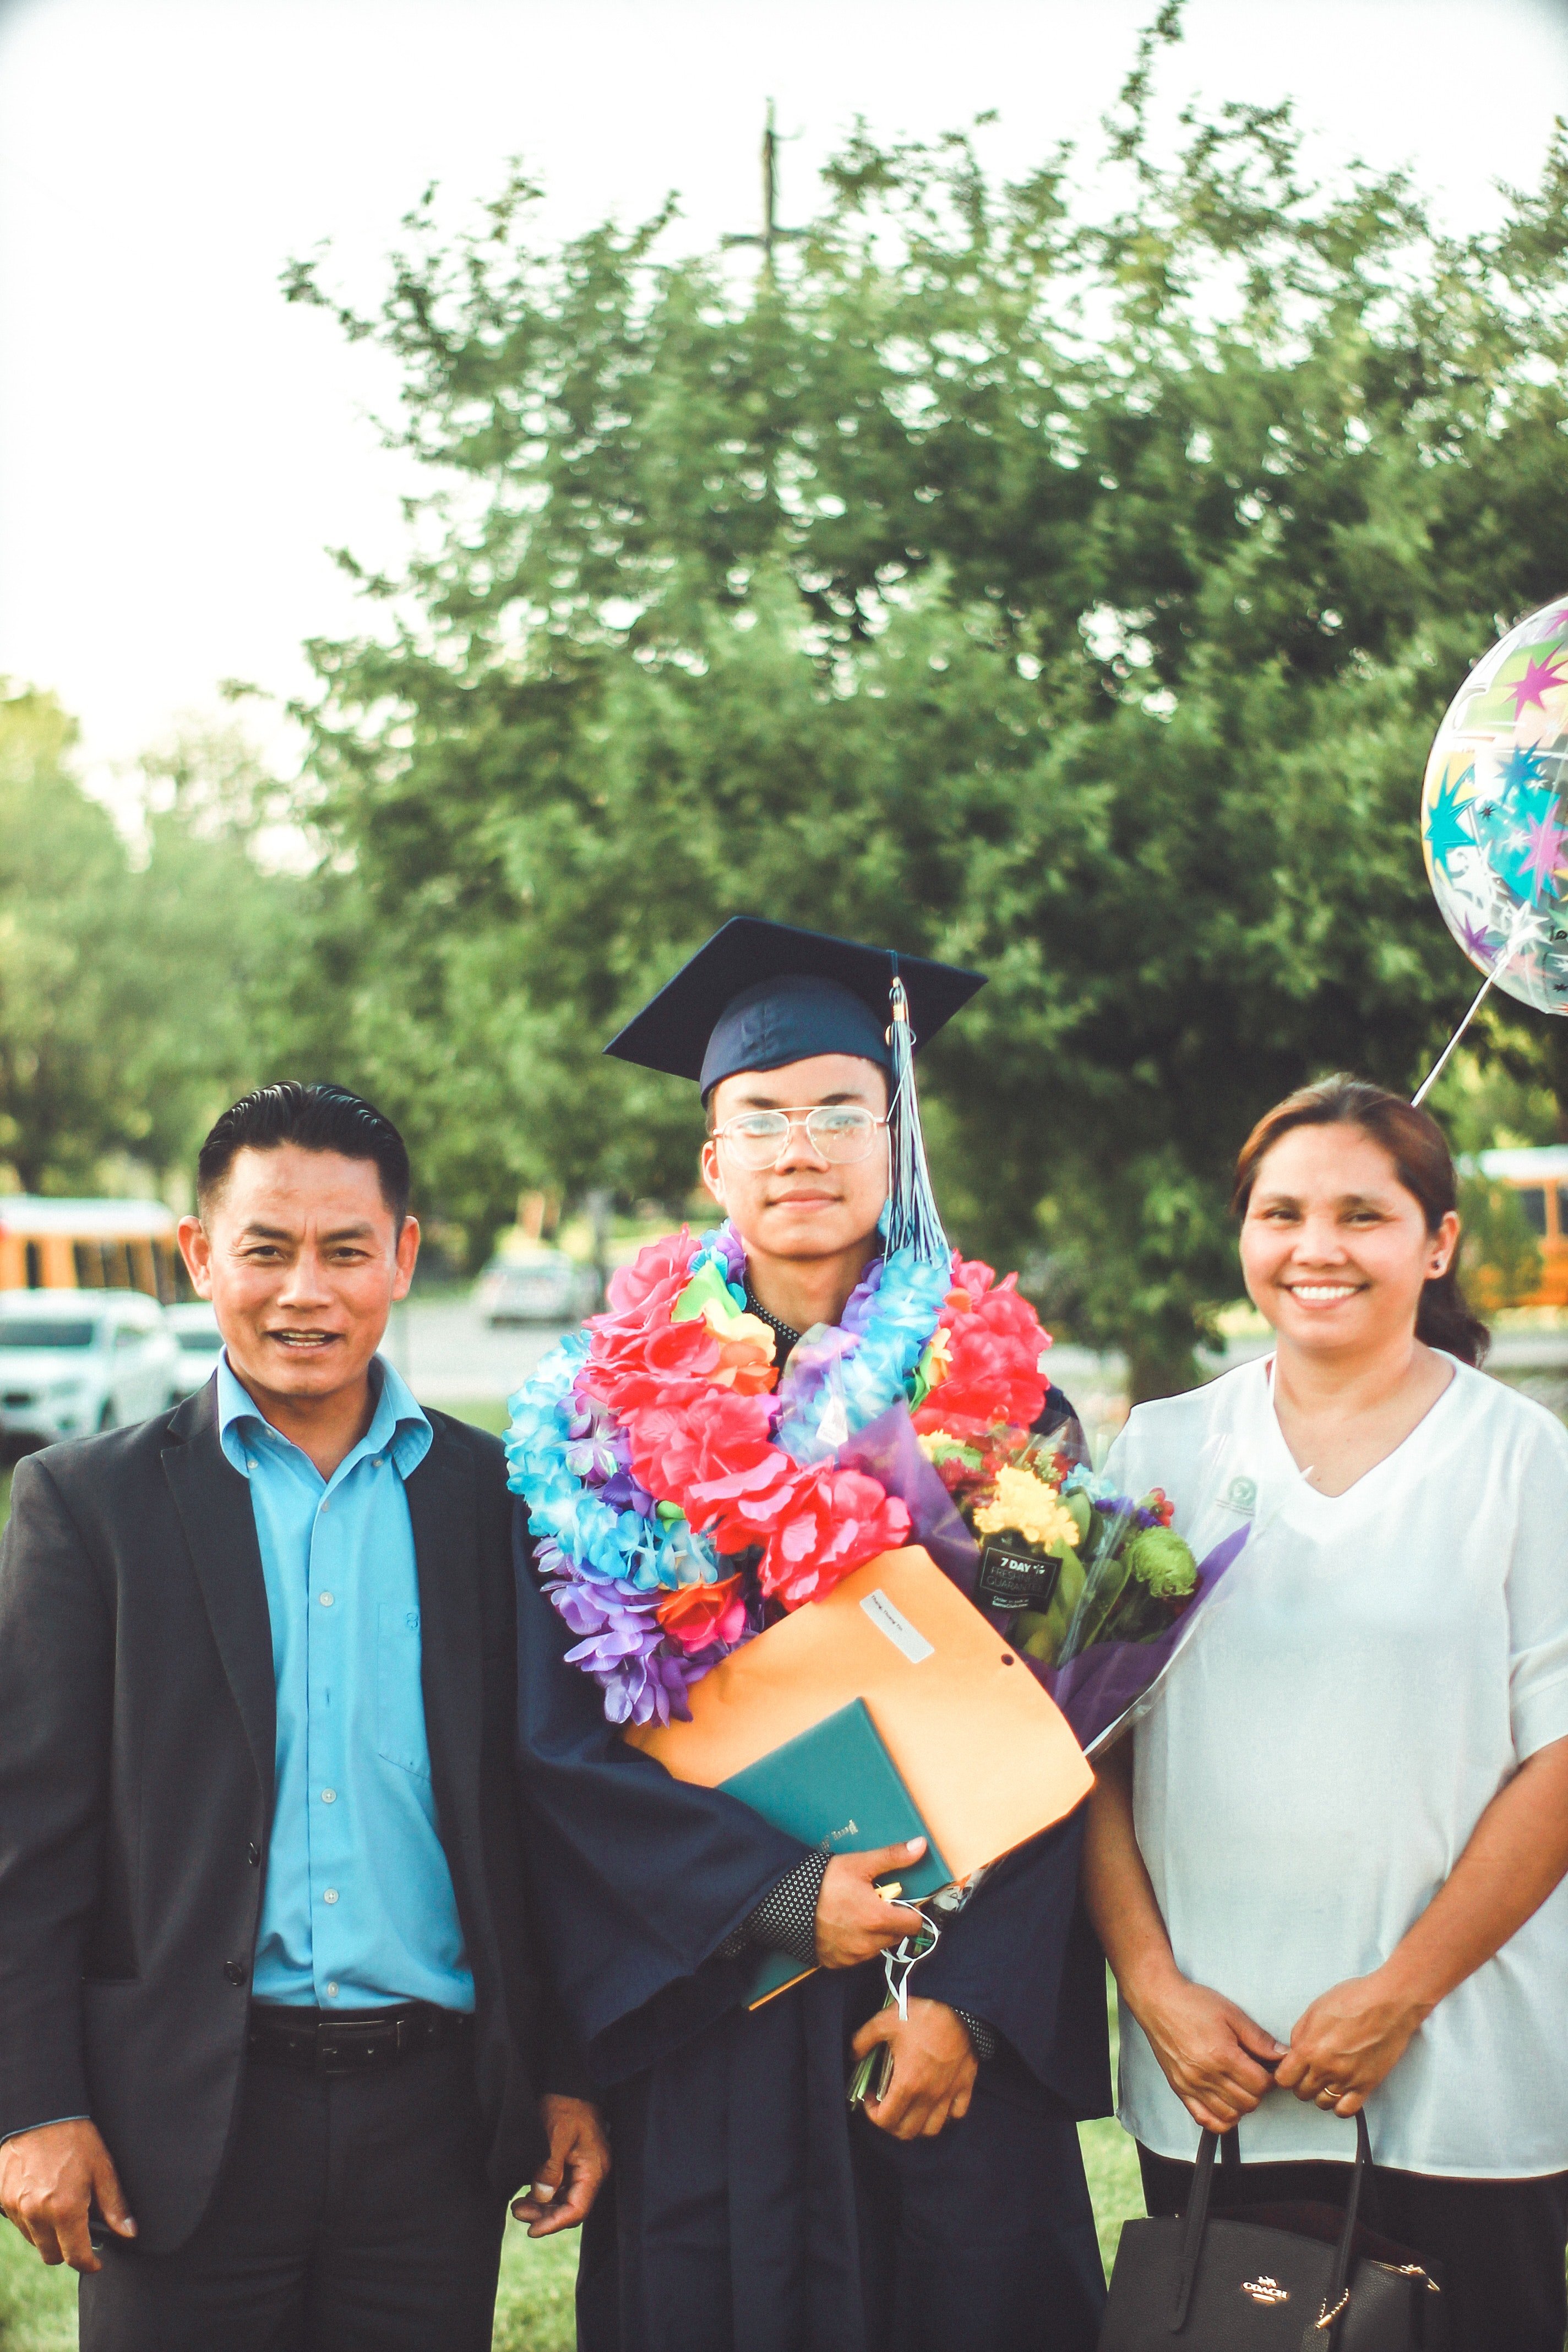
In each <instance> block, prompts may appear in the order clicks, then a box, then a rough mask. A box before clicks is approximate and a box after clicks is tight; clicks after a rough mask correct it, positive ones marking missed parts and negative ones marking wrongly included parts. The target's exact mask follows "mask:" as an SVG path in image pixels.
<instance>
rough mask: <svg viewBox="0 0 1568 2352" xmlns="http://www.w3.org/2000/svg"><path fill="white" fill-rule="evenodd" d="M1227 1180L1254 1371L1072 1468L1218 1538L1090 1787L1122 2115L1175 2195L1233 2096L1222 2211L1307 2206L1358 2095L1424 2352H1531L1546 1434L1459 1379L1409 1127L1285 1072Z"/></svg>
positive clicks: (1551, 1921)
mask: <svg viewBox="0 0 1568 2352" xmlns="http://www.w3.org/2000/svg"><path fill="white" fill-rule="evenodd" d="M1236 1201H1237V1208H1238V1209H1239V1210H1240V1211H1241V1213H1242V1215H1243V1224H1242V1230H1241V1260H1242V1266H1243V1270H1244V1272H1245V1275H1246V1277H1247V1289H1248V1291H1249V1292H1250V1294H1251V1296H1252V1298H1253V1300H1254V1301H1255V1303H1256V1304H1257V1306H1258V1308H1259V1309H1260V1310H1261V1312H1262V1313H1263V1315H1264V1316H1265V1317H1266V1318H1268V1321H1269V1323H1271V1324H1272V1325H1273V1327H1274V1330H1275V1334H1276V1340H1277V1345H1276V1349H1275V1353H1274V1356H1273V1358H1272V1359H1271V1360H1268V1361H1267V1362H1260V1363H1252V1364H1247V1365H1245V1366H1243V1367H1242V1368H1241V1369H1240V1370H1237V1371H1235V1372H1232V1373H1230V1374H1228V1375H1226V1378H1224V1379H1223V1380H1219V1381H1214V1382H1213V1383H1212V1384H1211V1385H1210V1386H1209V1387H1207V1388H1205V1389H1203V1390H1201V1391H1196V1392H1195V1393H1194V1394H1192V1395H1189V1396H1183V1397H1176V1398H1172V1399H1169V1400H1167V1401H1166V1402H1163V1403H1160V1404H1154V1405H1142V1406H1140V1407H1139V1408H1138V1409H1137V1410H1136V1411H1135V1412H1133V1414H1132V1416H1131V1420H1130V1422H1129V1423H1128V1426H1127V1429H1126V1431H1125V1432H1124V1433H1123V1434H1122V1436H1121V1438H1120V1439H1119V1440H1118V1442H1117V1445H1116V1447H1115V1448H1114V1449H1113V1451H1112V1454H1111V1456H1110V1462H1109V1464H1108V1465H1107V1467H1108V1469H1109V1470H1110V1471H1111V1472H1113V1473H1114V1474H1115V1475H1116V1477H1117V1481H1118V1484H1119V1485H1120V1486H1122V1487H1124V1488H1126V1490H1127V1491H1129V1492H1132V1493H1136V1492H1137V1491H1138V1490H1139V1488H1140V1487H1141V1486H1148V1485H1150V1484H1152V1483H1154V1482H1155V1481H1158V1482H1159V1483H1161V1484H1163V1485H1164V1486H1166V1489H1167V1491H1168V1492H1169V1493H1170V1494H1171V1496H1172V1497H1173V1501H1174V1502H1175V1504H1176V1508H1177V1512H1178V1514H1179V1516H1180V1517H1181V1519H1182V1522H1183V1524H1184V1525H1185V1526H1192V1525H1194V1524H1195V1523H1196V1521H1198V1520H1199V1519H1200V1518H1205V1519H1210V1520H1212V1521H1213V1524H1214V1527H1215V1531H1216V1532H1217V1530H1218V1529H1219V1528H1221V1527H1222V1526H1226V1525H1228V1526H1229V1527H1230V1528H1237V1527H1238V1526H1241V1525H1245V1524H1247V1522H1250V1524H1251V1528H1252V1534H1251V1539H1250V1542H1249V1544H1248V1548H1247V1553H1246V1555H1245V1559H1244V1561H1243V1563H1242V1566H1241V1568H1240V1570H1239V1571H1238V1573H1237V1577H1236V1579H1235V1580H1234V1584H1233V1586H1232V1588H1231V1589H1230V1590H1229V1591H1227V1595H1226V1601H1225V1603H1224V1605H1223V1606H1222V1607H1221V1608H1219V1609H1218V1610H1216V1612H1215V1615H1214V1618H1213V1620H1212V1622H1210V1624H1209V1625H1208V1626H1207V1627H1206V1628H1205V1632H1204V1633H1203V1634H1201V1635H1200V1636H1199V1637H1198V1638H1197V1639H1196V1640H1195V1641H1194V1643H1193V1645H1192V1651H1193V1654H1192V1655H1191V1657H1190V1658H1189V1659H1188V1660H1187V1661H1186V1663H1185V1664H1184V1666H1183V1667H1182V1668H1181V1669H1180V1670H1179V1671H1177V1672H1176V1673H1174V1674H1173V1675H1172V1676H1171V1677H1170V1679H1169V1681H1168V1682H1167V1684H1166V1685H1165V1687H1164V1689H1163V1692H1162V1693H1161V1696H1160V1697H1159V1698H1158V1699H1157V1701H1156V1703H1155V1706H1153V1708H1152V1710H1151V1712H1150V1713H1149V1715H1148V1716H1147V1717H1145V1718H1144V1719H1143V1721H1142V1722H1141V1723H1140V1724H1139V1726H1138V1727H1137V1729H1136V1731H1135V1733H1134V1736H1133V1739H1132V1741H1131V1743H1128V1744H1127V1746H1124V1747H1123V1748H1121V1749H1119V1750H1117V1751H1114V1753H1113V1755H1112V1757H1111V1758H1110V1759H1108V1762H1107V1766H1106V1769H1104V1771H1103V1772H1102V1775H1101V1779H1100V1784H1099V1786H1098V1788H1097V1790H1096V1791H1095V1795H1094V1797H1093V1799H1092V1800H1091V1821H1090V1831H1089V1845H1088V1864H1087V1868H1088V1885H1089V1895H1090V1903H1091V1907H1092V1909H1093V1912H1094V1916H1095V1920H1096V1924H1097V1926H1098V1927H1099V1929H1100V1937H1101V1941H1102V1942H1103V1944H1104V1946H1105V1949H1106V1952H1107V1954H1108V1955H1109V1957H1110V1962H1111V1966H1112V1968H1113V1969H1114V1970H1115V1973H1116V1977H1117V1980H1118V1984H1119V1987H1120V1990H1121V2027H1122V2040H1121V2063H1122V2094H1121V2118H1122V2121H1123V2122H1124V2123H1125V2124H1126V2125H1127V2126H1129V2128H1130V2129H1131V2131H1132V2132H1133V2133H1134V2134H1135V2136H1136V2137H1137V2139H1138V2141H1139V2144H1140V2158H1141V2162H1142V2170H1143V2180H1144V2191H1145V2196H1146V2198H1147V2199H1148V2201H1149V2206H1150V2210H1151V2211H1152V2212H1160V2213H1173V2212H1175V2211H1178V2210H1181V2209H1182V2207H1183V2205H1184V2202H1185V2200H1186V2197H1187V2194H1188V2191H1189V2188H1190V2185H1191V2180H1192V2173H1193V2168H1192V2165H1191V2162H1190V2161H1189V2159H1190V2158H1191V2157H1192V2156H1193V2154H1194V2150H1195V2148H1196V2145H1197V2135H1198V2130H1199V2128H1200V2127H1202V2128H1203V2129H1205V2130H1211V2131H1216V2132H1226V2131H1229V2130H1231V2129H1233V2128H1236V2127H1237V2126H1238V2125H1239V2124H1240V2120H1241V2118H1243V2117H1245V2118H1246V2121H1245V2126H1243V2127H1242V2129H1241V2137H1240V2142H1239V2145H1240V2150H1241V2156H1242V2164H1241V2167H1240V2168H1239V2169H1237V2170H1231V2171H1226V2173H1224V2174H1223V2175H1222V2174H1221V2173H1219V2172H1216V2173H1215V2184H1216V2185H1215V2197H1216V2199H1217V2200H1219V2201H1220V2202H1221V2203H1226V2202H1229V2203H1232V2204H1249V2203H1256V2202H1258V2201H1259V2200H1294V2199H1297V2198H1315V2199H1320V2200H1321V2198H1322V2197H1323V2196H1324V2194H1325V2193H1328V2194H1331V2195H1338V2196H1340V2197H1341V2198H1342V2194H1343V2188H1344V2184H1345V2181H1346V2179H1347V2178H1348V2171H1349V2168H1348V2165H1347V2164H1346V2163H1345V2161H1344V2159H1345V2158H1347V2157H1348V2156H1349V2155H1350V2154H1351V2153H1352V2142H1351V2135H1350V2125H1349V2119H1350V2118H1351V2117H1352V2116H1354V2115H1355V2114H1356V2113H1357V2112H1358V2110H1360V2109H1361V2108H1362V2107H1363V2106H1364V2107H1365V2110H1366V2116H1367V2121H1368V2124H1369V2126H1370V2128H1371V2133H1372V2141H1373V2153H1374V2156H1375V2158H1376V2160H1377V2165H1378V2179H1379V2186H1380V2190H1381V2204H1382V2218H1381V2222H1380V2226H1381V2227H1382V2228H1383V2229H1384V2231H1387V2233H1388V2234H1389V2235H1390V2236H1391V2237H1393V2238H1394V2239H1396V2240H1400V2241H1403V2242H1404V2243H1405V2246H1406V2248H1407V2249H1408V2250H1409V2253H1408V2259H1409V2260H1411V2261H1412V2262H1415V2263H1419V2264H1420V2265H1421V2266H1422V2267H1423V2268H1424V2269H1426V2271H1427V2272H1428V2273H1431V2274H1432V2275H1433V2277H1434V2278H1437V2279H1443V2280H1444V2281H1445V2283H1446V2288H1447V2303H1448V2305H1449V2309H1450V2313H1451V2315H1452V2326H1453V2334H1452V2344H1453V2352H1485V2347H1489V2346H1490V2345H1492V2344H1504V2343H1506V2344H1507V2345H1509V2346H1510V2347H1511V2352H1562V2345H1563V2333H1564V2324H1565V2321H1568V2307H1565V2305H1564V2294H1563V2247H1564V2241H1565V2239H1568V2055H1565V2053H1564V2051H1563V2040H1562V2035H1561V2032H1560V2031H1559V2030H1558V2011H1559V2010H1560V2007H1561V2000H1562V1991H1561V1988H1562V1983H1563V1974H1564V1971H1565V1970H1568V1885H1563V1878H1564V1874H1565V1873H1568V1590H1565V1588H1564V1585H1563V1576H1562V1567H1561V1561H1562V1529H1563V1525H1564V1522H1565V1520H1568V1433H1564V1431H1563V1427H1562V1425H1561V1424H1560V1423H1557V1422H1556V1421H1554V1420H1553V1419H1552V1416H1551V1415H1550V1414H1548V1413H1547V1412H1544V1411H1543V1410H1542V1408H1541V1407H1539V1406H1538V1405H1535V1404H1532V1403H1531V1402H1528V1401H1527V1400H1526V1399H1525V1398H1523V1397H1521V1396H1519V1395H1517V1394H1515V1393H1514V1392H1513V1391H1510V1390H1508V1389H1505V1388H1503V1387H1502V1386H1501V1385H1500V1384H1499V1383H1496V1382H1494V1381H1489V1380H1487V1379H1486V1378H1485V1377H1484V1376H1483V1375H1482V1374H1481V1373H1480V1372H1479V1370H1477V1369H1476V1359H1477V1358H1478V1356H1479V1353H1480V1350H1481V1348H1482V1346H1483V1344H1484V1341H1485V1338H1486V1334H1485V1331H1484V1329H1483V1328H1482V1327H1481V1326H1480V1325H1479V1323H1478V1322H1477V1321H1476V1319H1475V1318H1474V1317H1473V1316H1471V1314H1470V1313H1469V1310H1468V1307H1466V1305H1465V1302H1464V1299H1463V1297H1462V1296H1461V1294H1460V1292H1459V1290H1458V1286H1457V1284H1456V1282H1455V1278H1454V1271H1453V1263H1454V1253H1455V1249H1456V1246H1457V1244H1458V1216H1457V1215H1456V1213H1455V1209H1454V1170H1453V1165H1452V1162H1451V1160H1450V1159H1449V1156H1448V1150H1447V1144H1446V1142H1445V1141H1444V1139H1443V1135H1442V1131H1441V1129H1439V1128H1438V1127H1437V1126H1436V1123H1435V1122H1434V1121H1433V1120H1432V1119H1430V1118H1428V1117H1427V1116H1426V1113H1425V1112H1422V1111H1417V1110H1413V1109H1412V1108H1410V1107H1409V1106H1408V1105H1407V1104H1405V1103H1402V1102H1400V1101H1399V1100H1398V1099H1397V1098H1396V1097H1393V1096H1390V1095H1386V1094H1384V1093H1383V1092H1382V1090H1381V1089H1379V1088H1377V1087H1369V1086H1364V1085H1361V1084H1359V1083H1357V1082H1356V1081H1354V1080H1350V1079H1342V1078H1340V1079H1331V1080H1329V1081H1328V1082H1326V1083H1325V1084H1324V1085H1322V1086H1320V1087H1309V1088H1307V1089H1304V1090H1303V1091H1302V1092H1301V1093H1300V1094H1298V1095H1293V1096H1291V1097H1289V1099H1288V1100H1287V1101H1285V1102H1283V1103H1280V1104H1279V1105H1278V1106H1277V1107H1276V1108H1275V1109H1274V1110H1272V1111H1270V1112H1269V1113H1268V1116H1267V1117H1266V1118H1263V1119H1261V1120H1260V1121H1259V1122H1258V1127H1257V1128H1256V1129H1254V1131H1253V1134H1252V1136H1251V1138H1250V1139H1248V1142H1247V1146H1246V1148H1245V1150H1243V1152H1242V1155H1241V1160H1240V1164H1239V1166H1238V1169H1237V1191H1236ZM1201 1540H1202V1538H1200V1541H1201ZM1505 1948H1506V1949H1505Z"/></svg>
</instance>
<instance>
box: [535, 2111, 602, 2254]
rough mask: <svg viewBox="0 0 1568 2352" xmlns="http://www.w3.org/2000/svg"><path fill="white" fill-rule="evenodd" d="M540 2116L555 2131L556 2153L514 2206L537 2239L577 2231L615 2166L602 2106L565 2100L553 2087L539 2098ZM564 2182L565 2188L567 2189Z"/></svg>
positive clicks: (552, 2147) (552, 2151)
mask: <svg viewBox="0 0 1568 2352" xmlns="http://www.w3.org/2000/svg"><path fill="white" fill-rule="evenodd" d="M539 2115H540V2120H541V2122H542V2124H543V2126H544V2128H545V2130H546V2131H547V2132H548V2133H549V2135H550V2153H549V2155H548V2156H547V2157H546V2158H545V2159H544V2162H543V2163H542V2165H541V2166H540V2167H539V2169H538V2170H537V2171H536V2172H535V2174H534V2176H533V2179H531V2181H530V2183H529V2186H528V2193H527V2195H526V2196H523V2197H520V2198H518V2199H517V2200H516V2201H515V2203H514V2204H513V2206H512V2209H511V2210H512V2219H513V2220H514V2221H526V2222H527V2223H528V2234H529V2236H530V2237H531V2238H548V2237H552V2236H553V2234H554V2232H555V2231H557V2230H575V2229H578V2228H580V2227H581V2225H582V2224H583V2222H584V2221H586V2220H587V2218H588V2213H589V2210H590V2208H591V2207H592V2205H593V2202H594V2200H595V2197H596V2196H597V2195H598V2193H599V2190H600V2188H601V2187H602V2185H603V2183H604V2179H605V2174H606V2173H607V2172H608V2171H609V2168H610V2144H609V2142H608V2140H606V2138H605V2126H604V2125H603V2124H602V2122H601V2121H600V2119H599V2110H598V2108H597V2107H594V2106H590V2105H589V2104H588V2102H587V2100H586V2099H564V2098H561V2097H559V2096H558V2095H556V2093H555V2092H553V2091H548V2092H546V2094H545V2095H544V2096H543V2098H542V2099H541V2100H540V2102H539ZM563 2182H564V2184H565V2187H564V2189H563V2186H562V2184H563Z"/></svg>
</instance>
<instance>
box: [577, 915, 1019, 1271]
mask: <svg viewBox="0 0 1568 2352" xmlns="http://www.w3.org/2000/svg"><path fill="white" fill-rule="evenodd" d="M984 985H985V975H984V972H978V971H964V970H963V969H962V968H961V967H960V966H958V965H956V964H945V963H933V962H931V961H929V960H928V959H927V958H925V957H924V956H906V955H900V954H899V953H897V952H896V951H895V950H892V949H889V948H873V947H866V946H864V945H863V944H862V943H861V942H860V941H859V940H839V939H832V938H830V937H828V936H827V934H826V933H825V932H822V931H805V930H798V929H795V928H794V927H793V926H792V925H790V924H787V923H770V922H764V921H763V920H762V919H761V918H759V917H758V916H755V915H736V916H733V917H731V920H730V921H729V922H727V923H725V924H724V925H723V926H722V927H721V929H719V930H717V931H715V932H714V934H713V936H712V938H711V939H710V940H709V941H708V943H707V945H706V946H705V947H701V948H699V950H698V951H697V953H696V954H695V955H694V956H693V957H692V958H691V959H690V961H689V962H687V963H685V964H683V965H682V966H681V968H680V970H679V971H678V972H677V973H676V975H675V977H674V979H673V980H670V981H668V982H666V983H665V985H664V987H663V988H661V989H660V990H659V992H658V995H657V996H655V997H654V998H652V999H651V1001H650V1002H649V1003H647V1004H645V1005H644V1007H643V1009H642V1011H641V1012H640V1013H637V1014H636V1015H635V1016H634V1017H633V1018H632V1019H631V1020H630V1021H628V1022H627V1024H626V1027H625V1028H624V1029H622V1030H621V1031H620V1032H619V1033H618V1034H617V1035H616V1036H614V1037H612V1038H611V1040H610V1042H609V1044H608V1045H606V1046H605V1053H606V1054H613V1055H616V1057H617V1059H619V1060H621V1061H623V1062H635V1063H637V1064H638V1065H639V1066H640V1067H642V1068H643V1069H647V1070H664V1071H667V1072H668V1074H669V1075H670V1076H672V1077H679V1078H692V1079H695V1080H696V1081H697V1083H698V1084H699V1085H700V1087H701V1089H702V1093H703V1096H704V1098H706V1097H707V1096H708V1094H709V1093H710V1090H711V1089H712V1088H713V1087H716V1086H717V1085H718V1084H719V1082H720V1080H721V1078H729V1077H733V1076H735V1075H736V1074H737V1072H739V1071H741V1070H773V1069H780V1068H782V1067H783V1066H784V1064H785V1063H788V1062H800V1061H805V1060H807V1059H808V1058H809V1057H810V1056H812V1055H816V1054H856V1055H860V1056H861V1057H862V1058H863V1059H864V1060H866V1061H868V1062H875V1063H876V1064H877V1065H878V1066H879V1067H880V1068H881V1069H884V1070H886V1071H887V1072H888V1074H889V1079H890V1082H891V1095H892V1104H891V1111H890V1120H891V1126H892V1132H893V1147H894V1150H893V1187H892V1198H891V1200H890V1202H889V1235H888V1245H889V1249H890V1250H891V1249H896V1248H899V1247H901V1246H912V1247H913V1248H915V1250H916V1252H917V1254H918V1255H921V1256H931V1257H932V1258H933V1259H935V1258H937V1257H938V1256H940V1255H942V1254H943V1253H945V1252H946V1248H947V1244H946V1240H945V1237H944V1236H943V1234H942V1226H941V1222H940V1220H939V1218H938V1216H937V1212H936V1204H935V1202H934V1200H933V1199H932V1198H931V1181H930V1178H929V1176H928V1175H927V1173H926V1165H925V1150H924V1146H923V1143H922V1141H921V1128H920V1108H919V1105H918V1102H917V1100H916V1097H915V1084H914V1072H913V1069H912V1067H911V1066H910V1063H911V1058H912V1055H913V1053H914V1049H915V1046H916V1045H917V1043H919V1044H924V1043H925V1042H927V1041H928V1040H929V1039H930V1038H931V1037H933V1036H934V1035H935V1034H936V1032H937V1031H938V1030H939V1029H941V1028H942V1027H943V1026H944V1024H946V1023H947V1022H949V1021H951V1019H952V1016H953V1014H954V1013H957V1012H959V1011H960V1010H961V1009H962V1007H963V1005H965V1004H967V1003H968V1002H969V1000H970V998H971V997H972V996H973V995H974V994H975V992H976V991H977V990H979V989H982V988H984Z"/></svg>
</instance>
